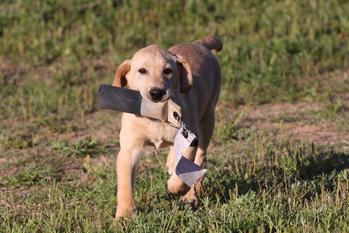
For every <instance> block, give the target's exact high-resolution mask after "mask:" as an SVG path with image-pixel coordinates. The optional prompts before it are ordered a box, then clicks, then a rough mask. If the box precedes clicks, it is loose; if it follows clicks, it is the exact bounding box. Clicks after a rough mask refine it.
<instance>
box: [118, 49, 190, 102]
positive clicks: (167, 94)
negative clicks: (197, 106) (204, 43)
mask: <svg viewBox="0 0 349 233" xmlns="http://www.w3.org/2000/svg"><path fill="white" fill-rule="evenodd" d="M191 85H192V74H191V69H190V65H189V63H188V62H187V61H185V60H184V59H183V57H181V56H176V55H174V54H172V53H170V52H169V51H168V50H165V49H162V48H160V47H158V46H156V45H150V46H148V47H145V48H143V49H141V50H139V51H138V52H137V53H136V54H135V55H134V56H133V57H132V59H130V60H126V61H124V62H123V63H122V64H121V65H120V66H119V68H118V69H117V71H116V73H115V78H114V82H113V86H117V87H125V86H126V87H128V88H130V89H133V90H138V91H139V92H140V93H141V95H142V96H143V98H146V99H148V100H151V101H153V102H161V101H166V100H168V99H169V98H171V96H172V94H173V91H174V90H175V89H176V88H179V90H180V91H181V92H188V91H189V89H190V87H191Z"/></svg>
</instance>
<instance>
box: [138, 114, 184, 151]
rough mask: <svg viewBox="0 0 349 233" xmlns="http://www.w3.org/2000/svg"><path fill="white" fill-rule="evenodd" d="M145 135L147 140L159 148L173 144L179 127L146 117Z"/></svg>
mask: <svg viewBox="0 0 349 233" xmlns="http://www.w3.org/2000/svg"><path fill="white" fill-rule="evenodd" d="M144 123H145V128H144V129H145V132H144V133H145V136H146V139H147V140H146V141H147V142H150V143H152V144H154V145H155V146H156V147H157V148H160V147H165V146H169V145H172V144H173V142H174V138H175V136H176V133H177V131H178V129H177V128H175V127H173V126H171V125H169V124H168V123H165V122H160V121H152V120H148V119H146V121H145V122H144Z"/></svg>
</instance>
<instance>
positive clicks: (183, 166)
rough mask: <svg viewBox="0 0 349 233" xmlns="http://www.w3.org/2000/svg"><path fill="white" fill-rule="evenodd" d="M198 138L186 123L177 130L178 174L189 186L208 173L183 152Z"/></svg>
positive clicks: (175, 151) (175, 141)
mask: <svg viewBox="0 0 349 233" xmlns="http://www.w3.org/2000/svg"><path fill="white" fill-rule="evenodd" d="M194 140H197V138H196V136H195V134H193V133H192V132H190V131H189V130H188V129H187V128H186V126H185V125H184V124H182V126H181V128H180V129H179V130H178V131H177V134H176V137H175V140H174V153H175V157H176V175H177V176H178V177H179V178H180V179H181V180H182V181H183V182H184V183H185V184H187V185H188V186H189V187H191V186H192V185H193V184H195V182H196V181H197V180H198V179H199V178H200V177H201V176H202V175H204V174H205V173H206V171H207V170H206V169H203V168H201V167H200V166H198V165H197V164H195V163H194V162H193V161H191V160H189V159H187V158H186V157H185V156H184V154H183V152H184V151H185V150H186V149H188V148H189V147H190V145H191V143H192V142H193V141H194Z"/></svg>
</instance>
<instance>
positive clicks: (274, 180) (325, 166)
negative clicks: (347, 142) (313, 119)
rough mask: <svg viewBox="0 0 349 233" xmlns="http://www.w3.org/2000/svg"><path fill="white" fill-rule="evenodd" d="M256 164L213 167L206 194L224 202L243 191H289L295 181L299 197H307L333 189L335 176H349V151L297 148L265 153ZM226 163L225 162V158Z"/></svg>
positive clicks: (272, 193)
mask: <svg viewBox="0 0 349 233" xmlns="http://www.w3.org/2000/svg"><path fill="white" fill-rule="evenodd" d="M265 157H266V159H264V160H262V161H259V162H258V164H259V165H256V164H253V163H252V162H246V163H245V164H240V165H239V166H232V165H230V166H229V165H228V166H224V167H225V169H218V168H219V166H217V169H216V171H215V172H213V169H211V171H212V173H213V174H212V176H210V177H209V178H208V181H207V182H208V184H207V183H206V185H205V186H206V187H208V188H206V191H207V194H208V196H209V197H211V198H213V199H215V200H217V201H218V202H222V203H225V202H227V201H228V200H229V199H231V198H232V196H239V195H244V194H246V193H248V192H250V191H252V192H255V193H256V194H257V195H259V194H262V193H263V192H264V193H267V194H268V195H271V196H273V195H276V194H277V193H280V192H290V190H291V187H294V186H295V185H296V186H297V188H298V191H299V197H301V198H303V199H310V198H312V197H314V196H315V195H317V194H320V193H321V192H322V191H326V192H332V191H334V189H335V187H336V184H337V182H338V179H345V180H346V181H347V180H348V179H349V177H348V175H347V173H343V174H344V175H342V176H341V172H342V171H344V170H346V169H349V154H346V153H342V152H335V151H326V152H318V153H315V152H314V150H312V152H310V153H306V152H305V151H304V150H300V151H299V152H297V153H295V154H292V153H290V154H288V155H281V156H279V157H277V155H276V154H273V153H272V154H270V156H269V157H268V156H265ZM226 163H227V162H226Z"/></svg>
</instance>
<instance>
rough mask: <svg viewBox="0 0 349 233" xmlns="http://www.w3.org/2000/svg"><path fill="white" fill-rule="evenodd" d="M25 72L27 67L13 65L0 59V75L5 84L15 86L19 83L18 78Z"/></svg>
mask: <svg viewBox="0 0 349 233" xmlns="http://www.w3.org/2000/svg"><path fill="white" fill-rule="evenodd" d="M27 70H28V66H27V65H23V64H18V65H14V64H12V63H11V62H9V61H8V60H6V59H4V58H2V57H0V75H1V76H2V77H3V79H4V82H5V84H11V85H16V84H17V83H19V82H20V76H21V75H23V74H24V73H25V72H26V71H27ZM1 76H0V77H1Z"/></svg>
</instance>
